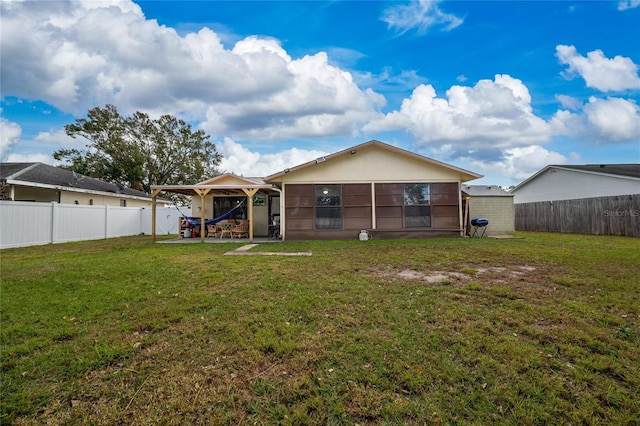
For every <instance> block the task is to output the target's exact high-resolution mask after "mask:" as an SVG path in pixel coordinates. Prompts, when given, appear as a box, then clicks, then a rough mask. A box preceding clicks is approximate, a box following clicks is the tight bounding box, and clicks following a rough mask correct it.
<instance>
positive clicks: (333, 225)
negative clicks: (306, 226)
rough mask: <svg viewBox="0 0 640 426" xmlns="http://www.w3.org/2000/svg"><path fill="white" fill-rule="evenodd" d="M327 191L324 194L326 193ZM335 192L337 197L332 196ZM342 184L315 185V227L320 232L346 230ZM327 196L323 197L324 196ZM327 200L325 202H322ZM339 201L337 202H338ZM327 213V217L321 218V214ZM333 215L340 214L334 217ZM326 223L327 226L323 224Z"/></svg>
mask: <svg viewBox="0 0 640 426" xmlns="http://www.w3.org/2000/svg"><path fill="white" fill-rule="evenodd" d="M325 190H326V191H327V192H326V193H324V191H325ZM333 191H335V192H337V195H335V194H332V193H333ZM342 192H343V191H342V184H326V185H322V184H315V185H313V200H314V201H313V206H314V212H313V227H314V229H315V230H318V231H331V230H342V229H344V208H343V207H344V205H343V204H344V203H343V194H342ZM323 193H324V195H325V197H323V196H322V195H323ZM321 198H325V200H324V202H322V201H320V200H321ZM336 199H337V202H336ZM321 212H322V213H327V215H326V216H325V215H322V216H319V215H318V214H319V213H321ZM332 213H338V214H337V215H332ZM323 221H326V225H323V224H321V222H323Z"/></svg>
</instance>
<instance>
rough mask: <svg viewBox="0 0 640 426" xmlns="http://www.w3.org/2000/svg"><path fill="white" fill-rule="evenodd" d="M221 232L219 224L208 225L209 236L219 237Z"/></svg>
mask: <svg viewBox="0 0 640 426" xmlns="http://www.w3.org/2000/svg"><path fill="white" fill-rule="evenodd" d="M220 232H221V229H220V228H219V227H218V225H207V237H214V238H215V237H217V236H218V235H219V234H220Z"/></svg>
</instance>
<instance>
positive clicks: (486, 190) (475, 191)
mask: <svg viewBox="0 0 640 426" xmlns="http://www.w3.org/2000/svg"><path fill="white" fill-rule="evenodd" d="M462 191H463V192H464V193H465V194H467V195H469V196H471V197H513V196H514V194H512V193H510V192H507V191H505V190H504V189H502V188H500V187H499V186H496V185H464V184H463V185H462Z"/></svg>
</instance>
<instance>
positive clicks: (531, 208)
mask: <svg viewBox="0 0 640 426" xmlns="http://www.w3.org/2000/svg"><path fill="white" fill-rule="evenodd" d="M515 214H516V218H515V219H516V230H518V231H540V232H566V233H575V234H593V235H624V236H629V237H640V194H635V195H616V196H612V197H597V198H581V199H577V200H561V201H540V202H536V203H523V204H516V205H515Z"/></svg>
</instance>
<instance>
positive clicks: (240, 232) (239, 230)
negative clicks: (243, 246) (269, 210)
mask: <svg viewBox="0 0 640 426" xmlns="http://www.w3.org/2000/svg"><path fill="white" fill-rule="evenodd" d="M235 237H238V238H242V237H247V238H249V221H248V220H243V221H242V222H240V223H239V224H237V225H235V226H234V227H233V228H231V238H235Z"/></svg>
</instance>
